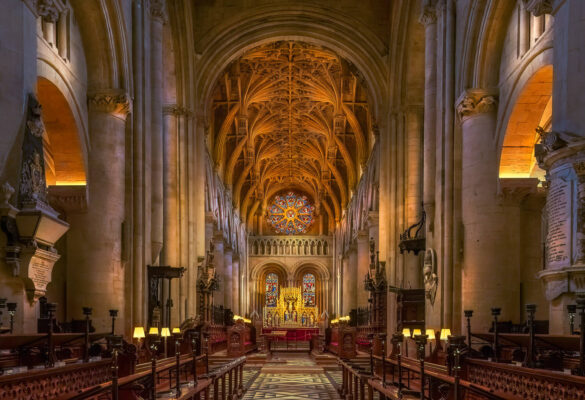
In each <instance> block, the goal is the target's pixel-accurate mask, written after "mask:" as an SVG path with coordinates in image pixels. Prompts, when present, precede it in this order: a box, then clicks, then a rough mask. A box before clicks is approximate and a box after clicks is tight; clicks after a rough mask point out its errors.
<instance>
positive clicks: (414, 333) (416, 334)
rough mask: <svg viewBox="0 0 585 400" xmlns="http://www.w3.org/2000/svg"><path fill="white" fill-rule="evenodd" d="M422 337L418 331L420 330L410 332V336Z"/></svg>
mask: <svg viewBox="0 0 585 400" xmlns="http://www.w3.org/2000/svg"><path fill="white" fill-rule="evenodd" d="M419 335H422V332H421V331H420V329H415V330H413V331H412V336H419Z"/></svg>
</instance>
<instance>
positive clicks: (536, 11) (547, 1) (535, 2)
mask: <svg viewBox="0 0 585 400" xmlns="http://www.w3.org/2000/svg"><path fill="white" fill-rule="evenodd" d="M523 1H524V8H526V10H527V11H528V12H530V13H532V14H533V15H534V16H535V17H539V16H541V15H544V14H550V13H552V10H553V7H552V0H523Z"/></svg>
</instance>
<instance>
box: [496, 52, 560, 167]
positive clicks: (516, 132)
mask: <svg viewBox="0 0 585 400" xmlns="http://www.w3.org/2000/svg"><path fill="white" fill-rule="evenodd" d="M552 90H553V66H552V49H547V50H546V51H545V52H543V53H540V54H539V55H538V56H537V57H535V58H534V59H533V60H531V62H530V64H529V65H528V66H527V67H526V68H524V70H523V71H522V73H521V74H519V76H518V79H517V80H516V82H514V88H513V90H512V92H511V94H510V96H508V99H507V101H506V102H505V103H504V104H503V106H504V107H503V110H502V111H501V112H502V118H501V121H502V123H501V124H500V126H499V127H498V149H500V151H499V156H500V160H499V177H500V178H528V177H531V175H532V174H533V172H534V168H535V164H536V160H535V158H534V144H535V143H536V141H537V136H538V135H537V134H536V132H535V129H536V128H537V127H539V126H542V127H543V128H545V127H547V126H548V125H549V124H550V120H551V117H552Z"/></svg>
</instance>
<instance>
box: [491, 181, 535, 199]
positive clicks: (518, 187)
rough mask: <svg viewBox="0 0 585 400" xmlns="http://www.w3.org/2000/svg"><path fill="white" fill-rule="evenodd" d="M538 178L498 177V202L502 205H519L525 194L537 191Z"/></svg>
mask: <svg viewBox="0 0 585 400" xmlns="http://www.w3.org/2000/svg"><path fill="white" fill-rule="evenodd" d="M538 183H539V180H538V178H500V179H499V181H498V202H499V203H500V204H502V205H519V204H520V203H521V202H522V201H523V200H524V199H525V198H526V197H527V196H529V195H531V194H536V193H537V192H538Z"/></svg>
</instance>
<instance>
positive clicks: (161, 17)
mask: <svg viewBox="0 0 585 400" xmlns="http://www.w3.org/2000/svg"><path fill="white" fill-rule="evenodd" d="M148 11H149V12H150V17H151V18H152V19H153V20H156V21H160V22H161V23H163V24H164V23H166V22H167V13H166V7H165V1H164V0H150V4H149V7H148Z"/></svg>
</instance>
